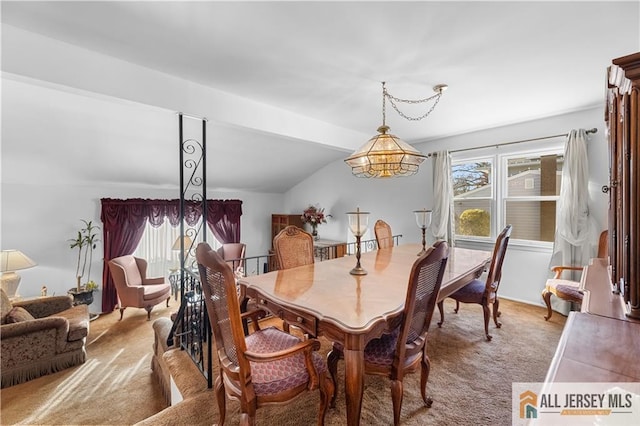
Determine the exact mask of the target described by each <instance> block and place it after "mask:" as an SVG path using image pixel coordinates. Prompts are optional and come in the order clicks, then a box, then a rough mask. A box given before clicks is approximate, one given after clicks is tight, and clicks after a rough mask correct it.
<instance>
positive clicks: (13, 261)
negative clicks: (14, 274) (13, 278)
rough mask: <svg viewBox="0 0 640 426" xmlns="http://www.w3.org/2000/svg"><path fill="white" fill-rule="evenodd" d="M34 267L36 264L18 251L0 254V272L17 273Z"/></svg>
mask: <svg viewBox="0 0 640 426" xmlns="http://www.w3.org/2000/svg"><path fill="white" fill-rule="evenodd" d="M36 265H37V263H36V262H34V261H33V260H31V259H30V258H29V257H28V256H27V255H25V254H24V253H22V252H21V251H20V250H2V252H1V253H0V272H9V271H19V270H20V269H27V268H32V267H34V266H36Z"/></svg>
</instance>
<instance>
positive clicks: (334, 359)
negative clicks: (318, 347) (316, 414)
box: [327, 349, 342, 408]
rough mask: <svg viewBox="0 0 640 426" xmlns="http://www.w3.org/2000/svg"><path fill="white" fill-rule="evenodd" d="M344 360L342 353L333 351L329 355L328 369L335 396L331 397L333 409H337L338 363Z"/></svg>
mask: <svg viewBox="0 0 640 426" xmlns="http://www.w3.org/2000/svg"><path fill="white" fill-rule="evenodd" d="M340 358H342V354H341V353H340V351H338V350H336V349H332V350H330V351H329V353H328V354H327V369H328V370H329V374H330V375H331V380H332V381H333V395H332V396H331V403H330V406H331V408H335V407H336V395H337V393H338V361H339V360H340Z"/></svg>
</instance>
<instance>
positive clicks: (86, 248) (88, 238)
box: [68, 219, 100, 305]
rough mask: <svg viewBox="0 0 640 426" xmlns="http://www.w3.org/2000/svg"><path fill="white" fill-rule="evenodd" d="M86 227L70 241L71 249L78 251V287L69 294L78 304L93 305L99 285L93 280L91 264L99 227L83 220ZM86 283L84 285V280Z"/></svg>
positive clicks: (70, 290)
mask: <svg viewBox="0 0 640 426" xmlns="http://www.w3.org/2000/svg"><path fill="white" fill-rule="evenodd" d="M81 220H82V222H83V223H84V227H83V228H81V229H80V230H79V231H78V233H77V234H76V237H75V238H72V239H70V240H68V241H69V243H70V245H69V247H70V248H71V249H78V263H77V265H76V287H75V288H71V289H69V294H71V295H73V298H74V301H75V303H76V304H80V303H83V304H87V305H89V304H91V303H92V302H93V291H94V290H96V289H97V288H98V285H97V284H96V283H95V282H94V281H93V280H92V279H91V262H92V260H93V250H94V249H95V248H96V246H97V243H98V241H100V240H99V239H98V234H97V232H96V231H98V230H99V229H100V227H99V226H97V225H94V224H93V222H92V221H90V220H89V221H86V220H84V219H81ZM85 273H86V281H85V282H84V283H83V282H82V281H83V278H85Z"/></svg>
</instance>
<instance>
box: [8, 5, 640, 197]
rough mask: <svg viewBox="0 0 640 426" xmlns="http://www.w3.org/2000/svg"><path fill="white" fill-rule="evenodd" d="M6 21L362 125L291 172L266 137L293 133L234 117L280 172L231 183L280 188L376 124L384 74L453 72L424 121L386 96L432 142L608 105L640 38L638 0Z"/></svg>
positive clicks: (49, 15) (389, 79) (84, 12)
mask: <svg viewBox="0 0 640 426" xmlns="http://www.w3.org/2000/svg"><path fill="white" fill-rule="evenodd" d="M2 23H3V24H9V25H11V26H14V27H17V28H22V29H24V30H27V31H30V32H34V33H38V34H41V35H45V36H47V37H51V38H54V39H57V40H61V41H64V42H66V43H70V44H73V45H77V46H80V47H82V48H85V49H89V50H92V51H95V52H99V53H102V54H105V55H109V56H113V57H116V58H120V59H123V60H126V61H128V62H130V63H134V64H138V65H141V66H144V67H147V68H151V69H155V70H158V71H161V72H163V73H166V74H170V75H173V76H177V77H180V78H183V79H186V80H190V81H193V82H195V83H198V84H201V85H205V86H210V87H212V88H215V89H217V90H220V91H222V92H226V93H230V94H234V95H237V96H239V97H241V98H246V99H250V100H254V101H257V102H259V103H263V104H267V105H271V106H274V107H276V108H279V109H282V110H286V111H291V112H294V113H296V114H301V115H303V116H307V117H310V118H313V119H316V120H320V121H322V122H326V123H330V124H332V125H335V126H338V127H341V128H345V129H350V130H351V131H354V132H358V133H360V134H362V135H365V139H362V140H355V139H351V138H345V140H331V141H330V142H327V144H326V146H322V145H318V144H317V143H315V142H317V138H316V137H315V136H314V137H311V136H310V137H309V141H315V142H314V143H311V142H309V144H310V145H309V149H310V150H311V151H309V150H305V149H298V150H296V151H294V152H292V155H293V156H294V159H295V161H296V167H297V169H295V170H290V173H287V174H286V176H283V173H282V167H283V164H282V163H277V161H276V163H275V164H274V167H276V169H275V170H268V169H265V167H266V166H265V158H264V156H263V155H260V149H257V150H256V149H255V147H260V146H262V147H264V146H266V145H265V144H267V143H268V144H270V145H269V146H280V148H281V149H290V148H292V146H293V145H294V141H292V140H291V139H290V138H286V137H285V138H283V139H281V140H279V141H276V140H275V139H278V135H277V134H273V131H272V130H270V131H269V132H260V131H259V130H260V129H246V131H245V130H244V129H241V128H237V127H235V126H232V125H231V126H228V127H227V131H229V132H231V133H233V137H235V138H237V139H236V140H238V141H246V143H245V144H242V143H240V142H239V143H237V144H236V145H238V149H242V150H243V151H242V155H243V158H244V159H245V161H246V162H247V163H248V164H246V166H247V167H248V168H253V166H252V163H255V167H259V168H260V172H261V173H262V176H267V175H273V176H274V177H275V176H277V179H276V180H274V181H273V182H272V183H270V184H269V185H266V186H270V187H269V188H266V187H265V184H264V182H262V186H260V185H256V184H255V182H254V184H253V185H252V184H251V183H250V182H248V181H247V182H242V183H238V182H237V181H236V182H235V183H232V182H231V181H230V182H227V183H228V184H229V185H231V186H233V185H236V186H243V187H244V189H259V190H265V189H272V190H277V191H282V190H286V189H287V188H288V187H290V186H292V185H293V184H295V182H297V181H298V180H299V179H300V177H301V176H304V175H305V174H308V173H309V171H310V170H317V169H318V168H320V167H322V165H323V164H326V163H327V162H330V161H334V160H336V159H338V158H344V157H345V156H346V154H345V153H348V152H350V151H353V150H354V149H356V148H357V147H358V146H359V145H361V144H363V143H364V142H365V140H366V138H368V137H370V136H373V135H374V134H375V130H376V128H377V127H378V126H379V125H380V124H381V119H382V117H381V103H382V96H381V82H382V81H386V84H387V88H388V90H389V92H390V93H391V94H392V95H394V96H397V97H400V98H406V99H419V98H425V97H428V96H431V95H432V94H433V91H432V87H433V86H434V85H436V84H439V83H445V84H447V85H449V90H447V91H446V92H445V94H444V96H443V98H442V100H441V101H440V104H439V105H438V106H437V108H436V109H435V110H434V111H433V113H432V114H431V115H430V116H429V117H428V118H426V119H424V120H422V121H418V122H413V121H411V122H410V121H407V120H404V119H403V118H401V117H399V116H398V115H397V114H396V112H395V111H393V109H392V108H391V106H390V105H388V104H387V124H388V125H389V126H390V127H391V128H392V132H393V133H394V134H397V135H399V136H401V137H402V138H403V139H405V140H406V141H407V142H410V143H416V142H425V141H429V140H432V139H435V138H439V137H443V136H449V135H455V134H461V133H467V132H470V131H474V130H479V129H485V128H491V127H497V126H501V125H507V124H511V123H517V122H522V121H528V120H532V119H537V118H542V117H547V116H552V115H558V114H562V113H566V112H571V111H577V110H581V109H585V108H590V107H594V106H597V105H601V104H602V102H603V98H604V76H605V70H606V67H607V66H608V65H609V64H610V63H611V59H612V58H615V57H619V56H623V55H627V54H630V53H634V52H636V51H639V50H640V8H639V4H638V2H637V1H634V2H631V1H627V2H610V1H609V2H578V1H569V2H479V1H471V2H454V1H450V2H424V1H423V2H417V1H414V2H396V1H389V2H362V1H356V2H337V1H336V2H307V1H298V2H266V1H258V2H242V1H235V2H218V1H208V2H207V1H200V2H186V1H181V2H168V1H160V2H147V1H139V2H115V1H108V2H57V1H48V2H9V1H3V2H2ZM424 110H425V106H424V104H423V105H421V106H420V108H419V109H408V110H407V111H406V112H408V113H410V114H414V115H419V114H421V113H422V112H424ZM246 132H248V133H246ZM276 133H277V132H276ZM262 138H268V139H269V140H268V141H266V140H263V139H262ZM295 143H299V141H295ZM336 148H339V149H336ZM252 152H253V153H254V154H252ZM310 154H311V155H310ZM276 156H277V155H276V154H275V153H274V157H276ZM289 160H291V157H290V158H289ZM274 161H275V160H274ZM345 167H346V166H345ZM254 180H255V179H254ZM223 186H228V185H225V184H224V183H223Z"/></svg>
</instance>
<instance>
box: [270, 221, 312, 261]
mask: <svg viewBox="0 0 640 426" xmlns="http://www.w3.org/2000/svg"><path fill="white" fill-rule="evenodd" d="M273 250H274V251H275V255H276V261H277V262H278V269H290V268H295V267H296V266H303V265H310V264H312V263H314V257H313V236H312V235H311V234H309V233H308V232H305V230H304V229H301V228H298V227H297V226H293V225H289V226H287V227H286V228H284V229H283V230H282V231H280V232H278V234H277V235H276V236H275V237H273Z"/></svg>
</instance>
